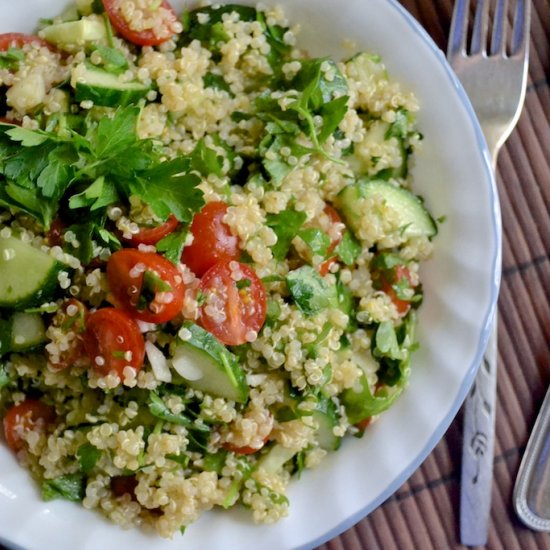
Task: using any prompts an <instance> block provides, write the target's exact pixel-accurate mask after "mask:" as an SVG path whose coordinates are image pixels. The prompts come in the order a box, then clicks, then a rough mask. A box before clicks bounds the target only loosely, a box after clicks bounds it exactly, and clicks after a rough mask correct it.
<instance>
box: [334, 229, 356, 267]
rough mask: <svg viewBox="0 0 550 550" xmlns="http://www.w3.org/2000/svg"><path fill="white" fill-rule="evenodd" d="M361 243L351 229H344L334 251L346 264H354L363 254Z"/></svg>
mask: <svg viewBox="0 0 550 550" xmlns="http://www.w3.org/2000/svg"><path fill="white" fill-rule="evenodd" d="M361 250H362V246H361V243H360V242H359V241H358V240H357V239H356V238H355V237H354V236H353V235H352V233H351V232H350V231H347V230H346V231H344V235H343V236H342V240H341V241H340V242H339V243H338V245H337V246H336V248H335V249H334V252H336V254H337V255H338V257H339V258H340V259H341V260H342V261H343V262H344V263H345V264H346V265H353V264H354V263H355V262H356V261H357V258H358V257H359V255H360V254H361Z"/></svg>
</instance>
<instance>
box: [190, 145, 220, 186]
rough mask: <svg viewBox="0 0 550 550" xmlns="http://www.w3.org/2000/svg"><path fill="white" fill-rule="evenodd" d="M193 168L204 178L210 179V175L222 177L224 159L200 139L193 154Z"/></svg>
mask: <svg viewBox="0 0 550 550" xmlns="http://www.w3.org/2000/svg"><path fill="white" fill-rule="evenodd" d="M191 168H192V169H193V170H196V171H197V172H199V174H201V175H202V176H204V177H208V176H209V175H210V174H214V175H216V176H218V177H221V176H222V175H223V157H222V156H220V155H218V154H217V153H216V151H214V149H211V148H210V147H208V146H207V145H206V143H205V141H204V139H200V140H199V142H198V143H197V145H196V146H195V149H194V151H193V153H192V154H191Z"/></svg>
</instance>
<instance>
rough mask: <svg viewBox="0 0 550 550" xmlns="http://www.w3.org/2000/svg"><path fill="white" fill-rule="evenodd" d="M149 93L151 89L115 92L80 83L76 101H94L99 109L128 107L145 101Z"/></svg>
mask: <svg viewBox="0 0 550 550" xmlns="http://www.w3.org/2000/svg"><path fill="white" fill-rule="evenodd" d="M149 91H150V89H149V88H145V89H142V90H138V89H135V90H114V89H112V88H102V87H101V86H94V85H91V84H84V83H81V82H79V83H77V85H76V88H75V99H76V101H77V102H81V101H93V103H94V105H97V106H99V107H118V106H120V107H126V106H128V105H131V104H133V103H137V102H138V101H139V100H140V99H143V98H144V97H145V96H146V95H147V94H148V93H149Z"/></svg>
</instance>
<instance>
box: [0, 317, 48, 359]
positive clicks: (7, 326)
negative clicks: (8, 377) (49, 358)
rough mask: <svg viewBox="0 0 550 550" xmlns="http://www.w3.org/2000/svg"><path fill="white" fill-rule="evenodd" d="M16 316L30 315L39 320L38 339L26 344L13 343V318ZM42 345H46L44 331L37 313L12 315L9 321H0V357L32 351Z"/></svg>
mask: <svg viewBox="0 0 550 550" xmlns="http://www.w3.org/2000/svg"><path fill="white" fill-rule="evenodd" d="M18 315H19V316H21V315H25V316H26V315H29V316H31V315H32V316H36V317H37V318H39V319H40V321H41V322H42V326H41V334H40V335H39V338H36V339H34V340H33V341H32V342H29V343H28V344H17V343H16V342H15V337H16V335H15V333H14V325H15V322H14V321H15V317H16V316H18ZM44 343H46V330H45V326H44V322H43V321H42V318H41V317H40V315H38V314H37V313H14V314H13V315H11V317H10V318H9V319H0V357H2V356H3V355H5V354H6V353H11V352H16V353H20V352H25V351H33V350H35V349H37V348H39V347H41V346H42V344H44Z"/></svg>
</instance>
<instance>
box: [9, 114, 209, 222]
mask: <svg viewBox="0 0 550 550" xmlns="http://www.w3.org/2000/svg"><path fill="white" fill-rule="evenodd" d="M139 114H140V109H139V107H137V106H129V107H124V108H119V109H117V110H116V111H114V112H113V114H112V116H104V117H103V118H101V119H100V120H99V121H97V120H95V118H94V116H93V114H92V113H89V114H88V115H87V116H86V117H84V119H83V121H82V118H80V117H79V118H77V120H74V118H69V117H60V119H59V120H58V121H57V124H55V125H53V124H50V125H49V126H50V128H49V129H48V131H44V130H29V129H25V128H19V127H15V126H11V125H5V124H3V125H0V205H2V206H4V207H7V208H14V209H16V210H19V211H23V212H26V213H27V214H30V215H31V216H33V217H34V218H36V219H37V220H38V221H39V222H40V223H41V224H42V225H43V226H44V228H45V229H48V228H49V226H50V224H51V222H52V220H53V218H54V216H55V215H56V213H57V212H58V210H59V208H60V206H61V205H64V206H65V205H66V206H67V207H68V209H69V211H71V210H72V211H75V212H73V214H76V213H77V212H80V211H81V212H82V213H83V214H82V216H83V217H85V218H87V219H89V217H90V213H93V212H96V214H97V215H96V216H95V218H94V219H95V220H98V219H99V220H103V221H102V222H101V223H100V224H99V225H100V226H102V225H103V223H104V221H105V216H104V213H105V210H106V208H107V207H108V206H109V205H111V204H115V203H119V202H122V203H127V202H128V200H129V197H130V196H132V195H135V196H137V197H139V198H140V199H141V200H143V201H144V202H145V203H147V204H148V205H149V206H150V208H151V209H152V211H153V212H154V214H155V215H156V216H158V217H159V218H161V219H166V218H167V217H168V215H169V214H170V213H173V214H174V215H175V216H176V218H177V219H178V220H179V221H181V222H185V223H189V222H190V221H191V219H192V217H193V214H194V213H195V212H197V211H198V210H200V208H201V207H202V206H203V204H204V199H203V194H202V191H201V190H200V189H198V187H197V186H198V184H199V183H200V177H199V175H198V174H196V173H195V172H193V170H192V166H191V161H190V159H189V158H185V157H183V158H175V159H171V160H166V158H165V154H164V152H163V151H162V150H161V149H160V147H159V146H158V145H157V144H156V143H155V142H154V141H153V140H150V139H143V140H142V139H139V137H138V135H137V131H136V127H137V122H138V117H139ZM51 126H53V128H51ZM80 209H82V210H80ZM74 217H75V218H78V217H81V216H80V214H76V215H75V216H74Z"/></svg>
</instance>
